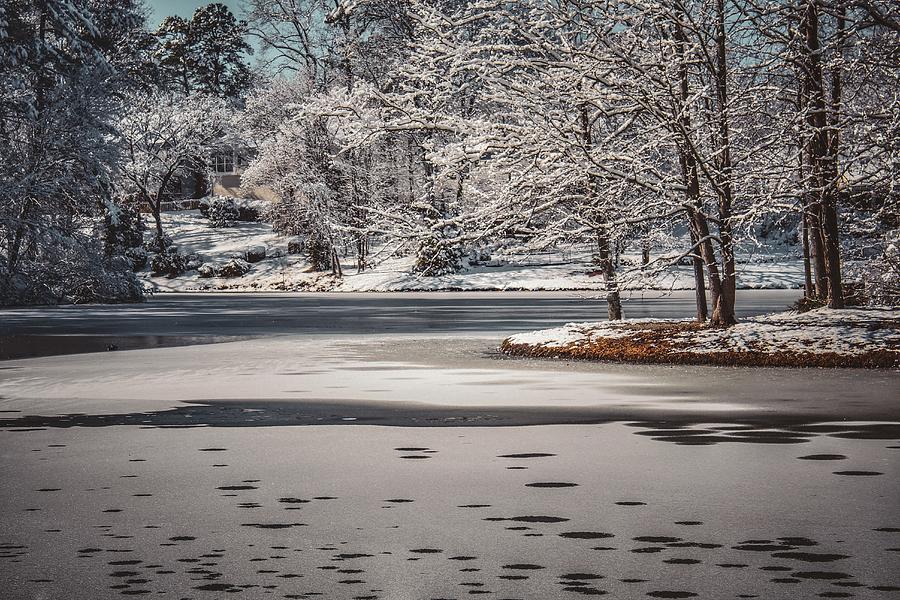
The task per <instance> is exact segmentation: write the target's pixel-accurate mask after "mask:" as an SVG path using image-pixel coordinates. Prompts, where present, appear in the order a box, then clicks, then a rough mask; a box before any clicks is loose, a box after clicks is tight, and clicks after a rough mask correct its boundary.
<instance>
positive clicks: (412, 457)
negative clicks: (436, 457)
mask: <svg viewBox="0 0 900 600" xmlns="http://www.w3.org/2000/svg"><path fill="white" fill-rule="evenodd" d="M400 458H410V459H423V458H431V457H430V456H422V455H420V454H409V455H407V456H401V457H400Z"/></svg>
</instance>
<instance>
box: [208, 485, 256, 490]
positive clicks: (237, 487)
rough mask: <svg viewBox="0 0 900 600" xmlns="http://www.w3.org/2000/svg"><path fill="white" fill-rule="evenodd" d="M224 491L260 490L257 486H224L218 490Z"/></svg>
mask: <svg viewBox="0 0 900 600" xmlns="http://www.w3.org/2000/svg"><path fill="white" fill-rule="evenodd" d="M216 489H217V490H223V491H239V490H256V489H259V488H257V487H256V486H255V485H223V486H220V487H217V488H216Z"/></svg>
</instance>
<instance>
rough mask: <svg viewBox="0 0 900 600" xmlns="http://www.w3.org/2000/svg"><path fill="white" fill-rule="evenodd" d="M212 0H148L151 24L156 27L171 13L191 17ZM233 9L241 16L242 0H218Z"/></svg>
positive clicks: (232, 10)
mask: <svg viewBox="0 0 900 600" xmlns="http://www.w3.org/2000/svg"><path fill="white" fill-rule="evenodd" d="M211 1H212V0H147V6H149V7H150V9H151V10H152V11H153V14H152V15H151V16H150V26H151V27H156V26H157V25H158V24H159V22H160V21H162V20H163V18H165V17H167V16H169V15H179V16H182V17H190V16H191V15H192V14H194V10H196V9H197V8H199V7H201V6H204V5H206V4H210V2H211ZM218 1H219V2H221V3H222V4H224V5H226V6H227V7H228V8H230V9H231V12H233V13H234V14H235V15H236V16H237V17H238V18H240V17H241V10H240V0H218Z"/></svg>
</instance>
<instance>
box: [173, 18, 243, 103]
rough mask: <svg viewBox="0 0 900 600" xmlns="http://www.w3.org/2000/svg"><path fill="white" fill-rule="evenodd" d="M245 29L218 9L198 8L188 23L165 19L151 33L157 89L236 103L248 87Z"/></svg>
mask: <svg viewBox="0 0 900 600" xmlns="http://www.w3.org/2000/svg"><path fill="white" fill-rule="evenodd" d="M245 32H246V24H245V23H244V22H243V21H238V20H237V19H236V18H235V17H234V15H233V14H232V13H231V11H230V10H228V7H227V6H225V5H224V4H219V3H213V4H207V5H206V6H201V7H200V8H198V9H197V10H196V11H194V15H193V16H192V17H191V18H190V19H183V18H181V17H178V16H171V17H166V18H165V19H164V20H163V22H162V23H161V24H160V26H159V28H158V29H157V30H156V37H157V39H158V40H159V45H158V48H157V51H156V56H157V60H158V61H159V68H160V70H161V79H162V82H163V86H164V87H167V88H169V89H170V90H171V91H180V92H181V93H183V94H190V93H194V92H197V93H203V94H210V95H213V96H218V97H219V98H239V97H240V96H241V95H242V94H243V93H244V92H245V91H246V90H247V88H248V87H249V85H250V80H251V77H250V68H249V66H248V65H247V63H246V60H245V59H244V55H245V54H250V53H252V48H251V47H250V45H249V44H247V42H246V41H245V40H244V34H245Z"/></svg>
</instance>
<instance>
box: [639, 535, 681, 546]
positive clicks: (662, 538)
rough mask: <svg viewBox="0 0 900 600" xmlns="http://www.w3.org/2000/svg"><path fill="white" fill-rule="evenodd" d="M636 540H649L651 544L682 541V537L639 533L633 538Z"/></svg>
mask: <svg viewBox="0 0 900 600" xmlns="http://www.w3.org/2000/svg"><path fill="white" fill-rule="evenodd" d="M631 539H633V540H634V541H636V542H647V543H650V544H668V543H673V542H680V541H681V538H677V537H666V536H661V535H639V536H637V537H634V538H631Z"/></svg>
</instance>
